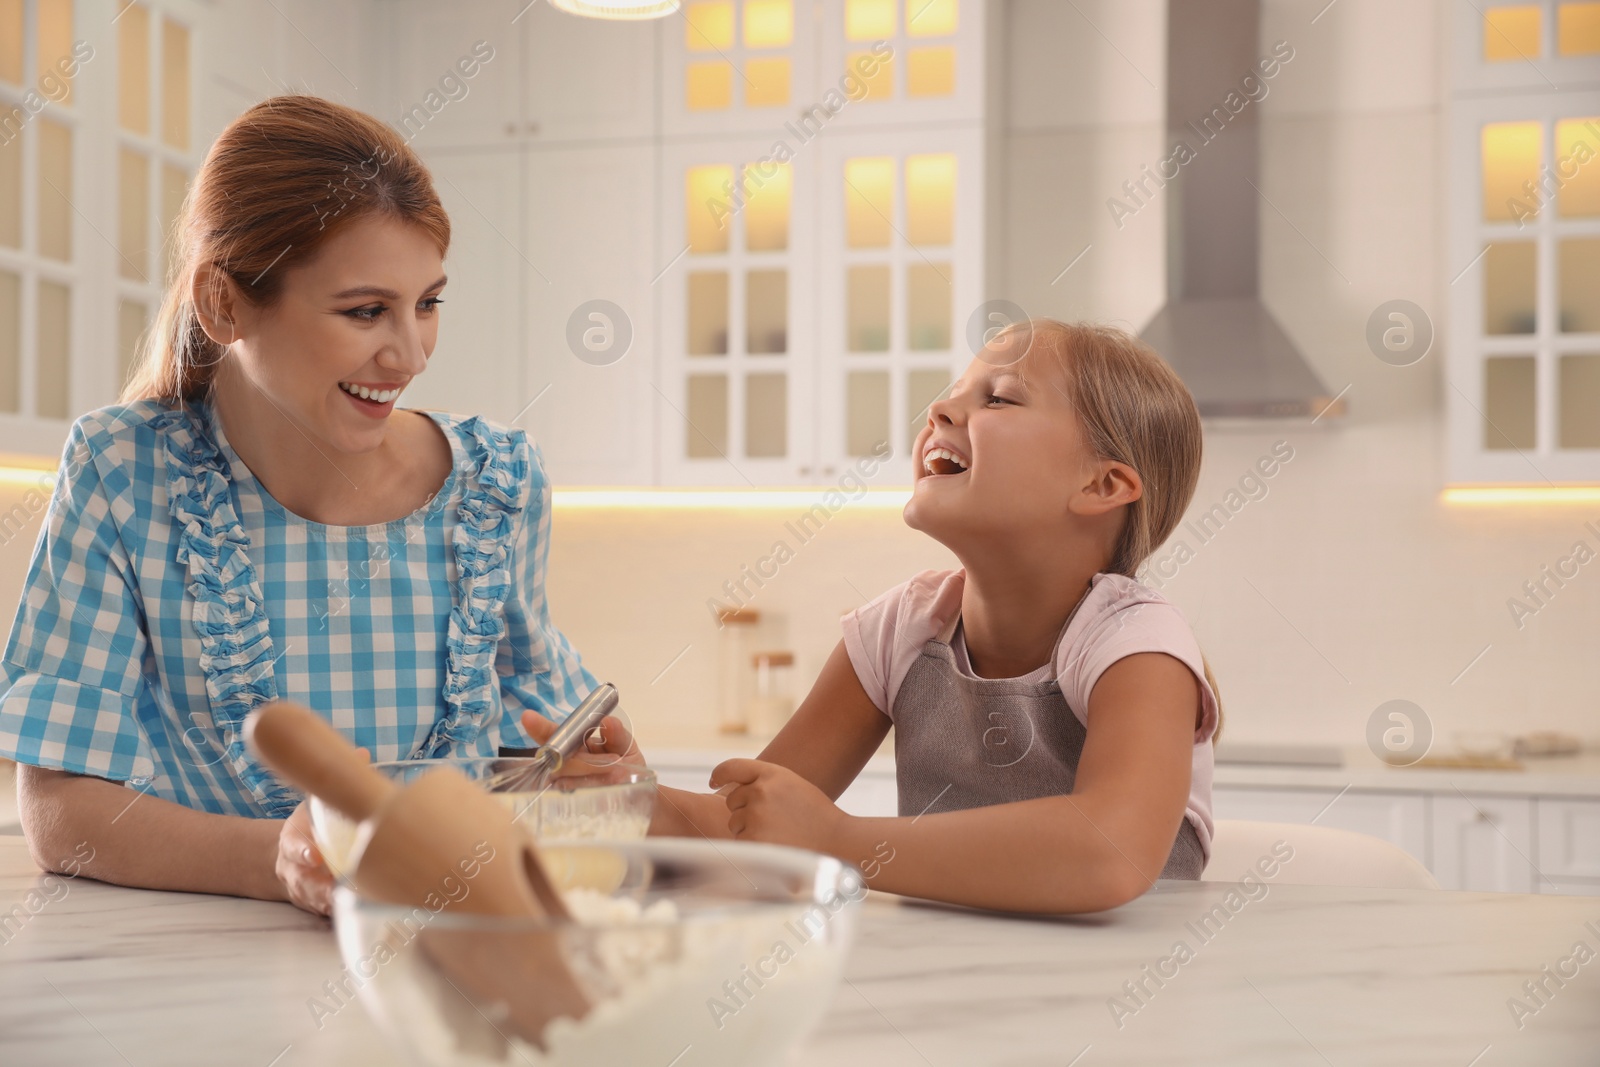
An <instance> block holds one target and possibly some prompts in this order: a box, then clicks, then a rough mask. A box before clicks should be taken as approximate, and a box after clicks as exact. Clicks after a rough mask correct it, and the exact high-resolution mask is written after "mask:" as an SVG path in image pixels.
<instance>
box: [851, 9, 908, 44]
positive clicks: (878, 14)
mask: <svg viewBox="0 0 1600 1067" xmlns="http://www.w3.org/2000/svg"><path fill="white" fill-rule="evenodd" d="M898 2H899V0H845V5H844V36H845V39H846V40H849V41H877V40H882V39H884V38H888V37H893V36H894V22H895V17H894V9H895V5H896V4H897V3H898ZM913 2H914V0H913Z"/></svg>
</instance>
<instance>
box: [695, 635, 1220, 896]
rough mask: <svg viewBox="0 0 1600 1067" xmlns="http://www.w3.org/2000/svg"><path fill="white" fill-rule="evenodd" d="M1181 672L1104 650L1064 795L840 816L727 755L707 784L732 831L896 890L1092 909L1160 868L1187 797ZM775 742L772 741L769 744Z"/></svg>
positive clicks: (1191, 691)
mask: <svg viewBox="0 0 1600 1067" xmlns="http://www.w3.org/2000/svg"><path fill="white" fill-rule="evenodd" d="M1199 700H1200V690H1199V686H1198V684H1197V683H1196V682H1195V679H1194V675H1193V673H1192V672H1191V671H1190V670H1189V668H1188V667H1187V666H1185V665H1184V664H1183V663H1181V662H1179V661H1178V660H1176V659H1174V658H1172V657H1170V656H1166V655H1163V654H1161V653H1153V652H1152V653H1140V654H1137V655H1133V656H1128V657H1126V658H1124V659H1121V660H1118V661H1117V662H1116V663H1114V664H1113V665H1112V666H1111V667H1109V668H1108V669H1107V670H1106V671H1105V673H1104V674H1102V675H1101V676H1100V680H1099V681H1098V682H1097V683H1096V685H1095V687H1094V692H1093V693H1092V694H1091V696H1090V699H1089V732H1088V739H1087V740H1086V742H1085V743H1084V748H1083V756H1082V759H1081V760H1080V762H1079V764H1078V772H1077V778H1076V783H1075V785H1074V788H1073V791H1072V793H1071V795H1068V796H1057V797H1043V798H1040V799H1038V800H1027V801H1020V802H1017V803H1011V804H998V805H994V806H991V807H984V808H972V809H969V810H965V811H955V812H947V813H943V814H928V815H922V816H917V817H911V818H858V817H853V816H849V815H845V814H844V813H843V812H840V811H839V810H838V809H837V808H836V807H834V806H833V805H832V804H831V803H829V802H828V799H829V798H828V797H827V796H824V795H821V791H820V790H818V789H816V788H814V787H813V786H812V784H811V783H809V782H807V781H803V780H801V779H800V778H799V777H797V776H794V775H790V774H787V773H786V772H784V771H782V770H778V769H776V768H771V767H769V766H768V765H766V764H763V763H759V762H757V761H754V760H730V761H728V762H727V763H725V764H723V765H722V766H721V767H718V768H717V771H716V773H715V774H714V775H713V777H712V784H713V785H718V784H720V783H736V784H737V786H738V788H736V789H735V790H734V792H733V793H732V794H730V795H729V797H728V806H729V809H730V810H731V811H732V813H733V814H732V823H733V825H734V827H735V829H736V831H737V832H736V836H739V837H748V838H754V839H758V840H762V841H776V842H779V843H783V844H793V845H800V846H802V847H807V848H814V849H817V850H818V851H822V852H828V853H831V854H833V855H836V856H838V857H840V858H841V859H844V860H846V861H847V862H850V863H853V864H859V865H860V866H861V869H862V870H863V871H871V872H872V873H871V874H869V876H868V882H869V884H870V885H871V886H872V888H874V889H883V890H887V891H889V892H892V893H900V894H904V895H907V896H916V897H923V898H927V899H931V900H943V901H948V902H950V903H954V904H965V905H969V906H972V907H981V908H992V909H996V910H1001V911H1019V912H1037V913H1062V912H1087V911H1103V910H1106V909H1108V908H1114V907H1117V906H1118V905H1121V904H1125V903H1127V902H1128V901H1130V900H1132V899H1134V898H1135V897H1137V896H1139V895H1140V894H1141V893H1143V892H1145V890H1147V889H1149V888H1150V887H1151V886H1152V885H1153V884H1154V883H1155V879H1156V878H1157V877H1158V876H1159V875H1160V873H1161V869H1162V867H1163V866H1165V865H1166V860H1167V856H1168V854H1169V853H1170V852H1171V850H1172V843H1173V839H1174V838H1175V837H1176V835H1177V831H1178V827H1179V822H1180V821H1181V820H1182V819H1183V813H1184V808H1185V806H1186V801H1187V799H1188V795H1189V772H1190V768H1191V765H1192V760H1193V747H1194V729H1195V720H1196V710H1195V709H1196V708H1197V707H1198V706H1199ZM774 744H776V742H774Z"/></svg>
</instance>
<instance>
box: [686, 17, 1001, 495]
mask: <svg viewBox="0 0 1600 1067" xmlns="http://www.w3.org/2000/svg"><path fill="white" fill-rule="evenodd" d="M990 7H991V5H987V4H985V3H983V2H982V0H931V2H930V0H816V2H805V0H743V2H736V0H689V2H687V3H686V4H685V6H684V26H683V29H682V34H681V36H680V35H679V34H677V33H670V34H669V38H668V43H669V47H668V48H667V49H666V59H665V60H664V62H663V66H662V71H663V82H664V84H663V89H662V95H663V99H664V100H668V101H671V103H670V104H669V105H668V107H667V111H666V116H665V118H664V122H665V124H666V129H667V132H668V133H669V134H670V133H673V132H683V133H686V134H691V135H693V136H692V137H686V138H684V139H683V140H681V141H676V142H675V143H669V147H668V148H667V150H666V151H665V152H664V153H663V156H662V159H663V168H664V169H663V185H664V187H665V188H666V189H667V190H668V196H667V198H666V202H665V204H664V207H663V213H662V217H661V219H660V226H661V229H660V238H659V244H660V246H661V248H662V250H663V255H664V256H673V257H675V258H673V259H672V262H671V265H670V266H669V267H668V268H667V270H666V271H665V272H664V273H663V275H662V277H661V279H660V282H659V285H660V287H661V291H662V298H661V299H662V315H661V328H662V334H661V338H662V364H661V366H662V387H661V388H662V393H661V396H662V400H663V401H664V404H663V405H662V407H661V420H660V427H661V428H660V436H659V447H660V451H661V454H662V456H663V470H662V475H663V478H664V480H665V481H666V482H668V483H672V484H701V485H703V484H717V485H728V486H759V485H774V484H826V483H829V482H832V481H836V480H837V479H838V478H840V477H842V476H843V475H844V474H845V472H846V471H847V470H849V469H852V468H854V469H856V470H858V471H859V470H861V469H862V466H861V464H862V462H863V461H865V463H866V469H868V470H870V471H872V473H873V477H872V482H873V484H878V485H893V484H903V483H905V482H908V481H909V480H910V474H911V467H910V461H909V458H908V453H909V444H910V440H911V438H912V437H914V436H915V433H916V427H917V426H918V425H920V423H921V421H922V419H923V418H924V417H925V413H926V409H927V405H928V404H929V403H931V402H932V401H933V400H934V399H935V398H936V397H937V396H938V395H939V394H940V393H941V392H942V391H943V390H944V389H946V388H947V387H948V385H949V383H950V381H951V379H952V377H953V375H954V373H956V372H957V371H958V370H959V369H960V368H961V367H962V366H964V365H965V363H966V361H967V360H968V359H969V358H970V356H971V353H970V352H969V351H967V350H966V347H965V337H964V335H965V329H964V323H965V321H966V318H967V316H968V315H970V313H971V312H972V311H973V310H974V309H975V308H976V307H977V305H978V303H979V301H980V300H981V293H982V286H983V271H984V259H983V251H984V237H983V235H984V221H985V220H984V212H985V200H984V188H983V178H984V168H983V154H982V148H983V140H984V124H983V120H984V115H983V109H982V108H983V101H984V99H985V93H984V84H983V83H984V77H985V72H984V69H983V62H982V57H983V42H984V39H985V25H984V22H985V19H986V18H987V17H989V9H990ZM958 29H959V31H960V32H959V34H958V32H957V31H958ZM886 453H887V454H888V455H889V456H890V457H891V458H890V459H889V460H888V461H887V462H885V461H884V460H883V456H884V455H885V454H886Z"/></svg>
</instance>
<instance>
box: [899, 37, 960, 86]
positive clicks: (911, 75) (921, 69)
mask: <svg viewBox="0 0 1600 1067" xmlns="http://www.w3.org/2000/svg"><path fill="white" fill-rule="evenodd" d="M955 91H956V50H955V49H954V48H952V47H951V46H950V45H947V44H942V45H937V46H935V47H932V48H913V49H912V50H911V54H910V55H909V56H907V57H906V95H907V96H951V95H953V94H954V93H955Z"/></svg>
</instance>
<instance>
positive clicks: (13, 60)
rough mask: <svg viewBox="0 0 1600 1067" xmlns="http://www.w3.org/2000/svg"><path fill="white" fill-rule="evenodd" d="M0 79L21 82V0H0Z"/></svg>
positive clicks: (14, 82)
mask: <svg viewBox="0 0 1600 1067" xmlns="http://www.w3.org/2000/svg"><path fill="white" fill-rule="evenodd" d="M52 62H53V61H52ZM0 81H3V82H10V83H11V84H12V85H21V84H22V0H0Z"/></svg>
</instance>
